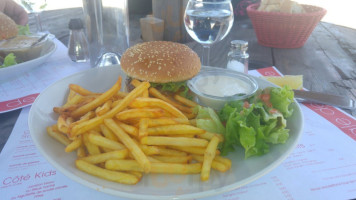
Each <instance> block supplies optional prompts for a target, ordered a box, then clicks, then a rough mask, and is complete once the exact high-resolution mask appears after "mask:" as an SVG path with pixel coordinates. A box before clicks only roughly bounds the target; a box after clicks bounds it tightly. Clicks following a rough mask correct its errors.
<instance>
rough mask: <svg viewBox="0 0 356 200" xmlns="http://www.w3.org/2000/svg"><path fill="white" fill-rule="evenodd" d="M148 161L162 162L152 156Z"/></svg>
mask: <svg viewBox="0 0 356 200" xmlns="http://www.w3.org/2000/svg"><path fill="white" fill-rule="evenodd" d="M147 158H148V160H149V161H150V162H151V163H159V162H161V161H159V160H157V159H155V158H152V157H151V156H147Z"/></svg>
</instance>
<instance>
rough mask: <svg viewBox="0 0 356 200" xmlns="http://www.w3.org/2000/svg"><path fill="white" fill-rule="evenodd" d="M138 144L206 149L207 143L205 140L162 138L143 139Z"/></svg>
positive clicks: (148, 137)
mask: <svg viewBox="0 0 356 200" xmlns="http://www.w3.org/2000/svg"><path fill="white" fill-rule="evenodd" d="M140 142H141V144H147V145H170V146H184V147H206V146H207V145H208V141H207V140H205V139H198V138H183V137H163V136H147V137H143V138H141V140H140Z"/></svg>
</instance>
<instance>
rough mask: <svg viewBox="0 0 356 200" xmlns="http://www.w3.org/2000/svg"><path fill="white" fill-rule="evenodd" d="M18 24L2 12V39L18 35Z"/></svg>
mask: <svg viewBox="0 0 356 200" xmlns="http://www.w3.org/2000/svg"><path fill="white" fill-rule="evenodd" d="M17 33H18V29H17V25H16V23H15V22H14V20H12V19H11V18H10V17H8V16H7V15H5V14H4V13H2V12H0V40H4V39H9V38H13V37H15V36H17Z"/></svg>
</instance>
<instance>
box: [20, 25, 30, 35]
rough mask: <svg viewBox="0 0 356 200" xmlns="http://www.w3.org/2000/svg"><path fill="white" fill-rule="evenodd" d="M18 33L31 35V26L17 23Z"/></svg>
mask: <svg viewBox="0 0 356 200" xmlns="http://www.w3.org/2000/svg"><path fill="white" fill-rule="evenodd" d="M17 29H18V35H31V32H30V27H29V25H28V24H26V25H25V26H22V25H17Z"/></svg>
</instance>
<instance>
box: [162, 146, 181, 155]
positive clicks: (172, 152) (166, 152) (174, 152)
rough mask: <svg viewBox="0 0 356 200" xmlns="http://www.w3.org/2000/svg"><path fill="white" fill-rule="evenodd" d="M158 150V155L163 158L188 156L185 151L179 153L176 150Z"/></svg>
mask: <svg viewBox="0 0 356 200" xmlns="http://www.w3.org/2000/svg"><path fill="white" fill-rule="evenodd" d="M157 148H158V155H162V156H186V155H188V154H187V153H186V152H183V151H178V150H174V149H166V148H163V147H157Z"/></svg>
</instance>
